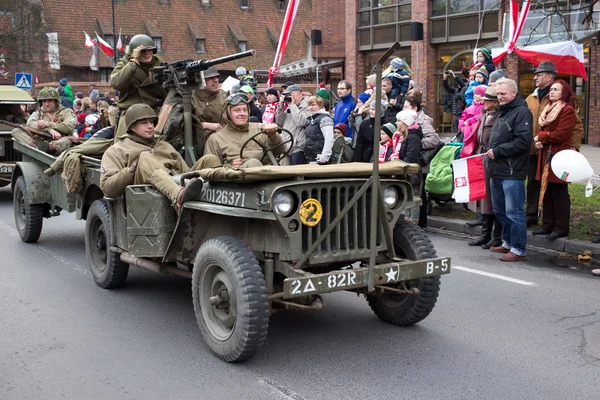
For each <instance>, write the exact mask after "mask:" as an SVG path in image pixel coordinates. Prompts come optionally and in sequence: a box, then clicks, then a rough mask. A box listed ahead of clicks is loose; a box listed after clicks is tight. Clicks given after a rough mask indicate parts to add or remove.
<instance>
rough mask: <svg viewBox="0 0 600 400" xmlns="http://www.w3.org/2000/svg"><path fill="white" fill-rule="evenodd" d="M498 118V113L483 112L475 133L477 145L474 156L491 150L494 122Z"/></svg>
mask: <svg viewBox="0 0 600 400" xmlns="http://www.w3.org/2000/svg"><path fill="white" fill-rule="evenodd" d="M496 118H498V111H490V112H487V111H485V109H483V110H482V111H481V117H479V121H477V125H476V127H475V133H474V134H476V135H477V145H476V146H475V151H474V152H473V154H483V153H485V152H487V151H488V150H489V148H490V135H491V133H492V127H493V126H494V122H496Z"/></svg>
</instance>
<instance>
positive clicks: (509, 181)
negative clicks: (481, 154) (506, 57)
mask: <svg viewBox="0 0 600 400" xmlns="http://www.w3.org/2000/svg"><path fill="white" fill-rule="evenodd" d="M496 95H497V96H498V102H499V103H500V108H499V110H498V119H496V122H495V123H494V126H493V127H492V132H491V134H490V145H489V150H488V151H487V152H486V153H485V154H486V156H487V157H488V158H489V164H488V166H489V174H490V180H491V185H492V188H491V189H492V190H491V192H492V205H493V208H494V213H495V214H496V218H498V220H499V221H500V223H501V224H502V245H501V246H495V247H492V248H491V249H490V250H492V251H493V252H495V253H503V255H502V257H500V260H502V261H523V260H526V259H527V257H526V245H527V221H526V218H525V179H526V178H527V170H528V168H529V148H530V146H531V141H532V138H533V134H532V128H533V117H532V115H531V111H529V108H527V104H526V103H525V100H523V97H522V96H521V95H520V94H519V93H518V89H517V83H516V82H515V81H514V80H512V79H506V78H502V79H500V80H498V82H497V84H496Z"/></svg>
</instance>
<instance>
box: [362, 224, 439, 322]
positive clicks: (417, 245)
mask: <svg viewBox="0 0 600 400" xmlns="http://www.w3.org/2000/svg"><path fill="white" fill-rule="evenodd" d="M393 241H394V249H395V250H396V255H397V256H398V257H402V258H408V259H410V260H420V259H423V258H433V257H436V253H435V249H434V247H433V244H432V243H431V241H430V240H429V238H428V237H427V235H426V234H425V232H423V230H422V229H420V228H419V227H418V226H416V225H415V224H413V223H411V222H408V221H404V220H400V221H399V222H398V224H396V227H395V228H394V233H393ZM404 285H405V286H406V287H407V288H408V289H412V288H417V289H419V293H418V294H416V295H409V294H369V295H367V301H368V302H369V306H371V309H372V310H373V312H374V313H375V315H377V316H378V317H379V318H381V319H382V320H383V321H385V322H389V323H390V324H394V325H398V326H409V325H413V324H416V323H417V322H419V321H422V320H424V319H425V318H426V317H427V316H428V315H429V313H431V311H432V310H433V307H434V306H435V303H436V301H437V297H438V294H439V292H440V277H439V276H434V277H431V278H422V279H415V280H411V281H406V282H404ZM395 286H396V287H398V288H402V282H399V283H396V285H395Z"/></svg>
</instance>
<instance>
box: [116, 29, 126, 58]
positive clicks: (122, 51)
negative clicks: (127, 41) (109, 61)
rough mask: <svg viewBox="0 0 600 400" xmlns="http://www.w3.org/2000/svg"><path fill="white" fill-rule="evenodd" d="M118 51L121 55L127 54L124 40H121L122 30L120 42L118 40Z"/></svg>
mask: <svg viewBox="0 0 600 400" xmlns="http://www.w3.org/2000/svg"><path fill="white" fill-rule="evenodd" d="M117 50H119V52H120V53H122V54H125V46H123V40H121V30H120V29H119V40H117Z"/></svg>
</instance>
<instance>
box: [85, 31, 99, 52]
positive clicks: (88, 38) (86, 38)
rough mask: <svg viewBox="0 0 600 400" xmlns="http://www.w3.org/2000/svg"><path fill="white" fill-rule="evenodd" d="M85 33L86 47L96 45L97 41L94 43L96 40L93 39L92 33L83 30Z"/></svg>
mask: <svg viewBox="0 0 600 400" xmlns="http://www.w3.org/2000/svg"><path fill="white" fill-rule="evenodd" d="M83 33H84V34H85V47H87V48H88V49H91V48H92V47H94V46H95V45H96V43H94V41H93V40H92V38H91V37H90V35H88V34H87V33H85V32H83Z"/></svg>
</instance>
